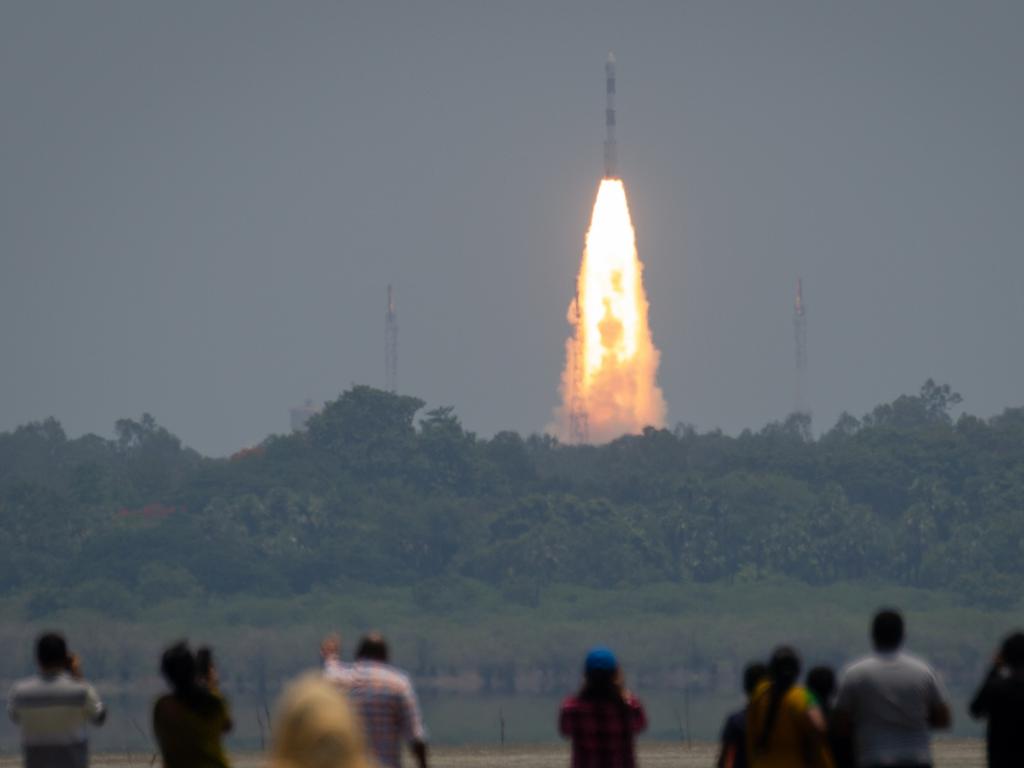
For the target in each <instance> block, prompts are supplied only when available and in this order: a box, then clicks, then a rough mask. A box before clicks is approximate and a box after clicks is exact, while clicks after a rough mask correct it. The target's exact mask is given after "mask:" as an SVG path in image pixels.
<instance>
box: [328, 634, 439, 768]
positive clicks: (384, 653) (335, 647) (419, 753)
mask: <svg viewBox="0 0 1024 768" xmlns="http://www.w3.org/2000/svg"><path fill="white" fill-rule="evenodd" d="M340 646H341V643H340V640H339V639H338V638H337V636H332V637H329V638H327V639H326V640H325V641H324V642H323V643H322V644H321V646H320V651H321V655H322V656H323V659H324V677H325V678H326V679H327V680H329V681H331V682H333V683H334V684H335V685H337V686H339V687H340V688H342V689H343V690H344V691H345V693H346V694H348V697H349V700H350V701H351V702H352V704H353V705H354V706H355V708H356V711H357V712H358V713H359V715H360V719H361V720H362V722H363V727H364V728H365V730H366V738H367V741H368V742H369V745H370V749H371V750H372V751H373V754H374V755H375V757H376V758H377V762H378V763H379V764H380V765H381V766H382V767H383V768H401V766H402V744H403V742H404V743H407V744H408V745H409V747H410V749H412V752H413V754H414V755H415V756H416V763H417V766H418V768H427V732H426V729H425V728H424V727H423V717H422V715H421V714H420V705H419V702H418V701H417V700H416V691H415V690H413V687H412V681H410V680H409V677H408V675H406V674H405V673H404V672H402V671H401V670H400V669H398V668H397V667H393V666H392V665H391V664H389V663H388V644H387V642H386V641H385V640H384V638H383V636H381V635H380V634H378V633H371V634H369V635H367V636H366V637H364V638H363V639H362V640H361V641H360V643H359V648H358V649H357V650H356V661H355V663H354V664H344V663H342V661H341V659H340V650H341V648H340Z"/></svg>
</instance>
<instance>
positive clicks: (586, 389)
mask: <svg viewBox="0 0 1024 768" xmlns="http://www.w3.org/2000/svg"><path fill="white" fill-rule="evenodd" d="M647 314H648V304H647V295H646V293H645V291H644V286H643V264H641V263H640V258H639V256H638V255H637V250H636V235H635V232H634V230H633V223H632V221H631V220H630V216H629V204H628V203H627V201H626V188H625V186H624V185H623V183H622V180H621V179H617V178H604V179H602V180H601V186H600V187H599V188H598V191H597V200H596V201H595V202H594V212H593V214H592V215H591V219H590V229H589V230H588V231H587V237H586V246H585V248H584V250H583V261H582V264H581V265H580V273H579V277H578V278H577V283H576V297H575V298H574V299H573V300H572V302H571V303H570V304H569V313H568V320H569V324H570V325H571V326H572V327H573V333H572V336H570V338H569V339H568V340H567V341H566V343H565V353H566V363H565V370H564V371H563V372H562V385H561V392H562V404H561V405H560V406H559V407H558V408H556V409H555V422H554V424H553V425H552V426H551V428H550V429H551V431H552V432H554V433H555V434H556V435H557V436H558V437H559V438H560V439H561V440H564V441H566V442H575V443H583V442H605V441H608V440H611V439H613V438H616V437H619V436H620V435H623V434H627V433H638V432H640V431H642V430H643V428H644V427H646V426H654V427H662V426H664V424H665V400H664V397H663V396H662V393H661V389H660V388H659V387H658V384H657V373H658V361H659V358H660V353H659V352H658V350H657V348H656V347H655V346H654V342H653V341H652V339H651V330H650V327H649V325H648V321H647Z"/></svg>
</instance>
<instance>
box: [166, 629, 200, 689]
mask: <svg viewBox="0 0 1024 768" xmlns="http://www.w3.org/2000/svg"><path fill="white" fill-rule="evenodd" d="M160 673H161V674H162V675H163V676H164V678H165V679H166V680H167V682H168V683H170V685H171V688H172V689H173V690H174V692H175V693H187V692H189V691H191V690H192V689H193V688H195V687H196V678H197V676H198V668H197V666H196V657H195V656H194V655H193V654H192V651H191V649H190V648H189V647H188V643H186V642H185V641H184V640H182V641H180V642H177V643H175V644H174V645H172V646H171V647H170V648H168V649H167V650H166V651H164V655H163V656H162V657H161V658H160Z"/></svg>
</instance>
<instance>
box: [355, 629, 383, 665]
mask: <svg viewBox="0 0 1024 768" xmlns="http://www.w3.org/2000/svg"><path fill="white" fill-rule="evenodd" d="M388 656H389V654H388V643H387V641H386V640H385V639H384V635H382V634H381V633H380V632H371V633H370V634H368V635H366V636H365V637H363V639H362V640H360V641H359V647H358V648H356V658H357V659H361V660H364V661H379V662H380V663H381V664H387V662H388Z"/></svg>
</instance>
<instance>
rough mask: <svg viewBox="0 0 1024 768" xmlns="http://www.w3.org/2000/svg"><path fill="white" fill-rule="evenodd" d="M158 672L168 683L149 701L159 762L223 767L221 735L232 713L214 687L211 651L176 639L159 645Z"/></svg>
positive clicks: (173, 767)
mask: <svg viewBox="0 0 1024 768" xmlns="http://www.w3.org/2000/svg"><path fill="white" fill-rule="evenodd" d="M160 672H161V673H162V674H163V676H164V678H165V679H166V680H167V682H168V683H169V684H170V686H171V692H170V693H168V694H165V695H163V696H161V697H160V698H159V699H157V702H156V705H155V706H154V707H153V731H154V733H156V740H157V743H158V744H159V745H160V755H161V757H162V758H163V764H164V768H228V759H227V755H226V754H225V752H224V745H223V743H222V740H223V737H224V734H225V733H227V732H228V731H230V730H231V727H232V723H231V715H230V713H229V712H228V705H227V702H226V701H225V700H224V697H222V696H221V695H220V692H219V691H218V689H217V671H216V668H215V667H214V666H213V657H212V655H211V654H210V651H209V650H208V649H206V648H200V649H199V651H198V652H196V653H193V652H192V650H191V649H190V648H189V647H188V643H186V642H184V641H181V642H179V643H175V644H174V645H172V646H171V647H170V648H168V649H167V650H166V651H164V654H163V657H162V658H161V659H160Z"/></svg>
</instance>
